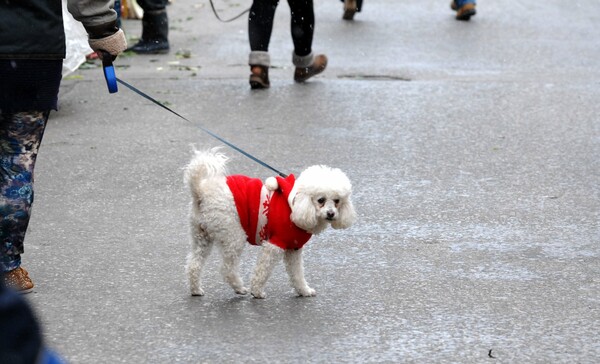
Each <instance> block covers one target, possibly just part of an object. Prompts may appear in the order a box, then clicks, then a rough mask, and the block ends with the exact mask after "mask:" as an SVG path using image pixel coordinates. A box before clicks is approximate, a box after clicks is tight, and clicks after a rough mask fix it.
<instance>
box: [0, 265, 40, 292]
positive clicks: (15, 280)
mask: <svg viewBox="0 0 600 364" xmlns="http://www.w3.org/2000/svg"><path fill="white" fill-rule="evenodd" d="M2 279H3V280H4V284H5V285H6V287H8V288H10V289H13V290H15V291H17V292H19V293H29V292H31V291H32V290H33V282H32V281H31V278H29V273H27V271H26V270H25V269H23V267H19V268H17V269H13V270H11V271H10V272H6V273H3V274H2Z"/></svg>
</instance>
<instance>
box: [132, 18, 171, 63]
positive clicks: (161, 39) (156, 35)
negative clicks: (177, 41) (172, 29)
mask: <svg viewBox="0 0 600 364" xmlns="http://www.w3.org/2000/svg"><path fill="white" fill-rule="evenodd" d="M168 37H169V18H168V17H167V11H166V10H158V11H147V12H144V17H143V19H142V37H141V38H140V40H139V42H137V43H136V44H135V45H133V46H132V47H130V48H128V49H127V50H128V51H132V52H135V53H138V54H164V53H168V52H169V38H168Z"/></svg>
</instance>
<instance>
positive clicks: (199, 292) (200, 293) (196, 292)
mask: <svg viewBox="0 0 600 364" xmlns="http://www.w3.org/2000/svg"><path fill="white" fill-rule="evenodd" d="M191 293H192V296H204V290H203V289H202V288H192V290H191Z"/></svg>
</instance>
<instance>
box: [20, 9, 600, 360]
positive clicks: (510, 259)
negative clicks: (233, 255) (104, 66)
mask: <svg viewBox="0 0 600 364" xmlns="http://www.w3.org/2000/svg"><path fill="white" fill-rule="evenodd" d="M216 5H217V7H218V8H219V10H220V11H221V12H222V15H223V16H224V17H230V16H233V15H235V14H237V13H239V12H240V11H242V10H243V9H245V8H246V7H248V6H249V5H250V1H249V0H243V1H241V0H240V1H223V0H216ZM448 5H449V4H448V2H447V1H445V0H444V1H441V0H440V1H433V0H424V1H410V2H409V1H396V0H372V1H371V0H367V1H366V2H365V7H364V11H363V13H359V14H357V16H356V20H355V21H354V22H344V21H342V20H341V15H342V8H341V6H342V5H341V3H339V2H338V1H336V0H329V1H323V0H318V1H316V5H315V8H316V17H317V24H316V30H315V39H314V50H315V51H316V52H324V53H326V54H327V55H328V56H329V58H330V63H329V67H328V69H327V70H326V72H325V73H323V74H322V75H320V76H318V77H316V78H315V79H314V80H311V81H309V82H307V83H306V84H302V85H297V84H294V82H293V80H292V74H293V68H292V66H291V51H292V45H291V39H290V35H289V20H288V19H289V8H288V6H287V4H286V3H285V2H282V3H281V4H280V6H279V9H278V11H277V18H276V23H275V29H274V32H273V39H272V43H271V47H270V50H271V55H272V61H273V65H274V67H273V69H272V70H271V84H272V86H271V89H269V90H266V91H258V92H252V91H251V90H250V89H249V86H248V80H247V77H248V74H249V69H248V66H247V64H246V63H247V57H248V51H249V47H248V43H247V30H246V21H245V19H241V20H237V21H235V22H232V23H228V24H223V23H219V22H218V21H217V20H216V19H215V17H214V15H213V14H212V13H211V11H210V7H209V4H208V2H207V1H205V0H198V1H184V0H176V1H175V2H174V3H173V4H172V5H171V6H170V7H169V8H168V11H169V15H170V18H171V34H170V39H171V43H172V48H173V49H172V51H171V52H170V53H169V54H167V55H161V56H131V57H121V58H120V59H118V60H117V62H116V65H117V66H118V68H117V75H118V76H119V77H120V78H122V79H123V80H126V81H128V82H130V83H132V84H134V85H135V86H137V87H139V88H141V89H143V90H144V91H146V92H147V93H149V94H151V95H153V96H155V97H156V98H157V99H158V100H160V101H161V102H165V103H167V104H168V105H169V106H170V107H172V108H174V109H175V110H177V111H178V112H179V113H181V114H183V115H185V116H186V117H188V118H189V119H191V120H193V121H194V122H195V123H199V124H202V125H203V126H205V127H208V128H210V129H211V130H213V131H215V132H217V133H218V134H220V135H222V136H223V137H225V138H227V139H229V140H230V141H232V142H234V143H236V144H237V145H239V146H240V147H242V148H243V149H245V150H247V151H248V152H250V153H253V154H255V155H256V156H258V157H259V158H262V159H264V160H265V161H267V162H268V163H271V164H273V165H274V166H276V167H278V168H280V169H282V170H284V171H285V172H293V173H298V172H299V171H301V170H302V169H303V168H304V167H306V166H309V165H311V164H317V163H318V164H328V165H331V166H336V167H339V168H342V169H343V170H344V171H346V173H347V174H348V175H349V177H350V178H351V180H352V181H353V185H354V200H355V204H356V207H357V210H358V214H359V218H358V221H357V223H356V225H355V226H354V227H352V228H350V229H348V230H345V231H333V230H332V231H328V232H326V233H324V234H323V235H321V236H318V237H315V238H313V240H312V241H311V242H310V243H309V244H308V245H307V248H306V252H305V268H306V275H307V280H308V281H309V283H310V284H311V285H312V286H313V287H314V288H315V289H316V290H317V297H314V298H308V299H303V298H296V297H295V295H294V294H293V293H292V290H291V288H290V287H289V284H288V282H287V277H286V276H285V271H284V269H282V267H278V269H277V270H276V271H275V273H274V275H273V277H272V278H271V280H270V281H269V283H268V286H267V295H268V296H267V298H266V299H264V300H256V299H253V298H251V297H240V296H236V295H235V294H234V293H233V291H232V290H231V289H230V288H229V287H228V286H227V285H226V284H225V283H224V282H223V280H222V279H221V278H220V276H219V273H218V268H219V259H218V255H217V254H213V255H212V256H211V259H210V262H209V266H208V267H207V271H206V274H205V277H206V280H205V282H206V291H207V294H206V296H204V297H190V296H189V294H188V290H187V286H186V282H185V277H184V270H183V265H184V260H185V255H186V254H187V250H188V245H189V239H188V223H187V211H188V203H189V199H188V191H187V190H186V189H185V188H184V186H183V182H182V168H183V166H184V165H185V164H186V163H187V161H188V160H189V158H190V156H191V153H190V151H191V145H192V144H193V145H196V146H197V147H198V148H208V147H213V146H218V145H221V143H219V142H218V141H215V140H214V139H211V138H210V137H209V136H207V135H206V134H203V133H202V132H201V131H200V130H198V129H197V128H196V127H194V126H193V125H191V124H188V123H186V122H184V121H181V120H179V119H177V118H176V117H175V116H172V115H170V114H169V113H167V112H166V111H163V110H161V109H159V108H158V107H156V106H155V105H152V104H150V103H149V102H147V101H145V100H143V99H141V98H140V97H139V96H137V95H135V94H133V93H132V92H131V91H129V90H127V89H125V88H124V87H121V88H120V91H119V93H117V94H114V95H109V94H108V93H107V92H106V88H105V85H104V81H103V79H102V75H101V71H100V69H97V68H93V69H84V70H79V71H77V72H76V73H75V76H76V77H69V78H68V79H66V80H65V81H64V82H63V85H62V88H61V93H60V105H61V107H60V111H59V112H55V113H53V114H52V115H51V119H50V123H49V126H48V128H47V132H46V135H45V139H44V143H43V146H42V149H41V152H40V155H39V158H38V164H37V170H36V184H37V185H36V202H35V207H34V215H33V219H32V221H31V225H30V231H29V234H28V236H27V241H26V253H25V255H24V256H23V260H24V265H25V266H26V267H27V269H28V270H30V273H31V276H32V277H33V279H34V281H35V283H36V284H37V286H36V288H35V290H34V293H32V294H29V295H27V296H26V297H27V300H28V301H30V302H31V303H32V304H33V306H34V308H35V309H36V312H37V313H38V315H39V318H40V320H41V322H42V324H43V329H44V335H45V337H46V340H47V343H48V345H49V346H51V347H52V348H54V349H55V350H57V351H58V352H59V353H61V354H62V355H63V356H64V357H65V358H66V359H67V360H68V362H70V363H171V362H181V363H238V362H271V363H301V362H322V363H363V362H381V363H396V362H416V363H431V362H435V363H495V362H498V363H559V362H561V363H595V362H597V361H598V359H599V358H600V341H599V339H598V332H600V246H599V244H600V187H599V181H600V162H599V159H600V158H599V157H600V120H599V115H600V103H599V100H600V81H599V80H600V46H599V43H598V39H600V27H598V24H600V3H599V2H598V1H596V0H584V1H576V2H571V3H568V5H567V4H566V3H565V2H564V1H558V0H549V1H532V2H529V1H527V2H514V1H508V0H497V1H484V0H482V1H481V2H480V4H479V5H478V11H479V13H478V15H477V16H475V17H474V18H473V19H472V21H470V22H468V23H465V22H458V21H455V20H454V18H453V14H452V12H451V11H450V9H449V6H448ZM140 27H141V24H140V22H139V21H134V20H131V21H126V22H125V23H124V28H125V30H126V31H127V34H128V36H130V37H136V36H139V32H140ZM180 49H181V50H188V51H189V52H191V57H190V58H181V57H178V56H177V53H178V51H179V50H180ZM225 151H226V152H227V153H228V154H229V155H230V156H231V157H233V161H232V162H231V164H230V170H231V172H233V173H243V174H248V175H253V176H257V177H261V178H266V177H267V176H270V175H272V173H271V172H270V171H269V170H267V169H265V168H263V167H261V166H259V165H257V164H255V163H253V162H251V161H249V160H248V159H246V158H245V157H243V156H241V155H240V154H237V153H236V152H234V151H232V150H230V149H225ZM258 249H259V248H252V247H249V248H248V249H246V251H245V255H244V262H243V265H242V268H243V273H244V277H245V279H246V280H248V279H249V276H250V274H251V270H252V268H253V266H254V262H255V258H256V255H257V250H258ZM490 350H491V357H490V355H489V354H490Z"/></svg>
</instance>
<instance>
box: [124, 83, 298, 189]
mask: <svg viewBox="0 0 600 364" xmlns="http://www.w3.org/2000/svg"><path fill="white" fill-rule="evenodd" d="M115 78H116V80H117V82H119V83H120V84H122V85H123V86H125V87H127V88H128V89H130V90H131V91H133V92H135V93H136V94H138V95H140V96H142V97H143V98H145V99H146V100H148V101H151V102H152V103H154V104H156V105H158V106H160V107H162V108H163V109H165V110H167V111H170V112H171V113H173V114H175V115H177V116H179V117H180V118H181V119H183V120H185V121H187V122H188V123H190V124H192V125H193V126H195V127H197V128H198V129H200V130H202V131H203V132H205V133H206V134H208V135H210V136H212V137H213V138H215V139H217V140H219V141H221V142H223V143H225V144H226V145H228V146H229V147H231V148H232V149H234V150H236V151H238V152H239V153H241V154H243V155H245V156H246V157H248V158H250V159H252V160H253V161H255V162H256V163H258V164H260V165H261V166H263V167H266V168H268V169H270V170H272V171H273V172H275V173H277V174H278V175H280V176H281V177H283V178H285V177H287V175H286V174H284V173H282V172H280V171H278V170H277V169H275V168H273V167H271V166H270V165H268V164H267V163H265V162H263V161H261V160H260V159H258V158H256V157H255V156H253V155H252V154H250V153H248V152H246V151H244V150H242V149H240V148H238V147H237V146H235V145H233V144H232V143H230V142H228V141H227V140H225V139H223V138H221V137H220V136H218V135H217V134H215V133H213V132H212V131H210V130H208V129H206V128H205V127H203V126H202V125H199V124H196V123H192V122H191V121H190V120H188V119H187V118H185V117H183V116H181V115H179V114H178V113H176V112H175V111H173V110H171V109H170V108H169V107H167V106H165V105H163V104H161V103H160V102H158V101H156V99H154V98H153V97H151V96H149V95H147V94H145V93H144V92H142V91H140V90H139V89H137V88H136V87H134V86H132V85H130V84H128V83H127V82H125V81H123V80H121V79H120V78H118V77H115Z"/></svg>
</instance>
